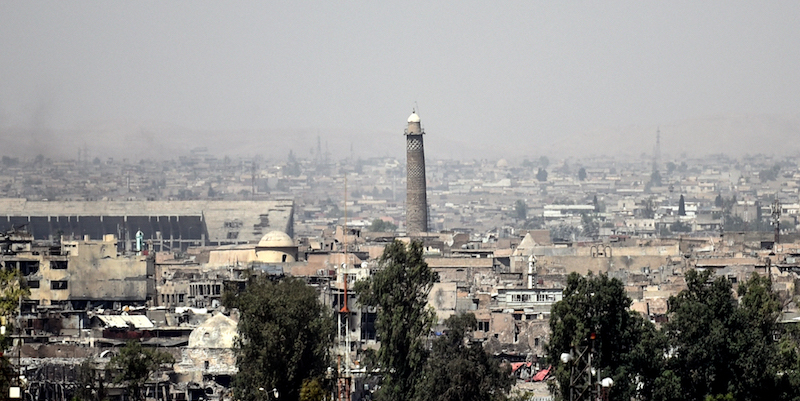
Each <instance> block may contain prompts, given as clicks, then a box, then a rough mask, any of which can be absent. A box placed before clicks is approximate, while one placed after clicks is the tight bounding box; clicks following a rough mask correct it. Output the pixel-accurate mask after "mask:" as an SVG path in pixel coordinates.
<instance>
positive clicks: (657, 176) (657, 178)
mask: <svg viewBox="0 0 800 401" xmlns="http://www.w3.org/2000/svg"><path fill="white" fill-rule="evenodd" d="M649 185H650V186H651V187H660V186H661V173H659V172H658V169H655V168H654V169H653V172H652V173H651V174H650V182H649Z"/></svg>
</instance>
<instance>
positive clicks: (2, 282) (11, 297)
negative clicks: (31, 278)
mask: <svg viewBox="0 0 800 401" xmlns="http://www.w3.org/2000/svg"><path fill="white" fill-rule="evenodd" d="M0 291H2V297H1V298H0V316H2V317H4V318H5V319H6V332H7V333H13V330H14V327H13V324H12V323H11V322H13V321H14V317H15V316H17V315H18V314H19V300H20V298H22V299H26V298H28V296H30V294H31V291H30V289H29V288H28V286H27V284H26V283H25V279H24V278H23V277H22V274H21V273H20V271H19V269H0ZM9 346H11V338H10V337H9V336H0V350H4V349H7V348H8V347H9ZM0 355H2V353H0ZM0 370H1V371H0V391H2V394H8V387H9V386H10V385H11V382H10V381H9V378H11V377H14V373H13V368H12V366H11V363H10V361H9V360H8V358H7V357H6V356H5V355H2V356H0Z"/></svg>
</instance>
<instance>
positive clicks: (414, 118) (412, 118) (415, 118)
mask: <svg viewBox="0 0 800 401" xmlns="http://www.w3.org/2000/svg"><path fill="white" fill-rule="evenodd" d="M408 122H410V123H418V122H419V115H417V112H416V111H412V112H411V115H410V116H408Z"/></svg>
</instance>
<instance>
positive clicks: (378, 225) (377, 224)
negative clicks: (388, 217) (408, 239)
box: [369, 219, 397, 233]
mask: <svg viewBox="0 0 800 401" xmlns="http://www.w3.org/2000/svg"><path fill="white" fill-rule="evenodd" d="M369 230H370V231H372V232H374V233H392V232H395V231H397V225H395V224H394V223H392V222H389V221H383V220H381V219H375V220H372V224H370V226H369Z"/></svg>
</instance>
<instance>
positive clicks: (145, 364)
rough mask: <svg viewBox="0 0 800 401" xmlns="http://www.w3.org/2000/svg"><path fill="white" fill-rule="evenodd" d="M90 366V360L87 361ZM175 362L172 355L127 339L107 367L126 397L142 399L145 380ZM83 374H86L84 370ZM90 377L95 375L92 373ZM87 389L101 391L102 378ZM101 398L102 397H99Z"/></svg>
mask: <svg viewBox="0 0 800 401" xmlns="http://www.w3.org/2000/svg"><path fill="white" fill-rule="evenodd" d="M87 363H88V364H89V365H90V366H91V360H89V361H88V362H87ZM173 363H175V359H174V358H173V357H172V355H170V354H168V353H166V352H161V351H158V350H156V349H152V348H144V347H142V344H141V343H140V342H139V341H128V343H127V344H126V345H125V347H123V348H122V349H120V352H119V354H117V355H114V356H113V357H112V358H111V361H110V363H109V365H110V366H109V367H110V368H111V370H112V372H113V376H114V383H122V384H124V385H125V387H126V388H127V391H128V397H129V398H130V399H131V400H134V401H144V399H145V394H144V391H143V390H144V386H145V382H147V380H148V379H149V378H150V376H152V375H153V373H155V372H157V371H158V370H159V369H161V368H162V367H168V366H171V365H172V364H173ZM83 374H86V373H85V372H84V373H83ZM91 377H96V376H94V374H93V373H92V376H91ZM84 389H87V390H94V389H97V393H100V394H102V393H103V389H104V388H103V379H102V378H100V379H99V380H97V381H96V382H93V383H92V384H91V385H89V387H88V388H86V387H85V388H84ZM99 399H102V398H99Z"/></svg>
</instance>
